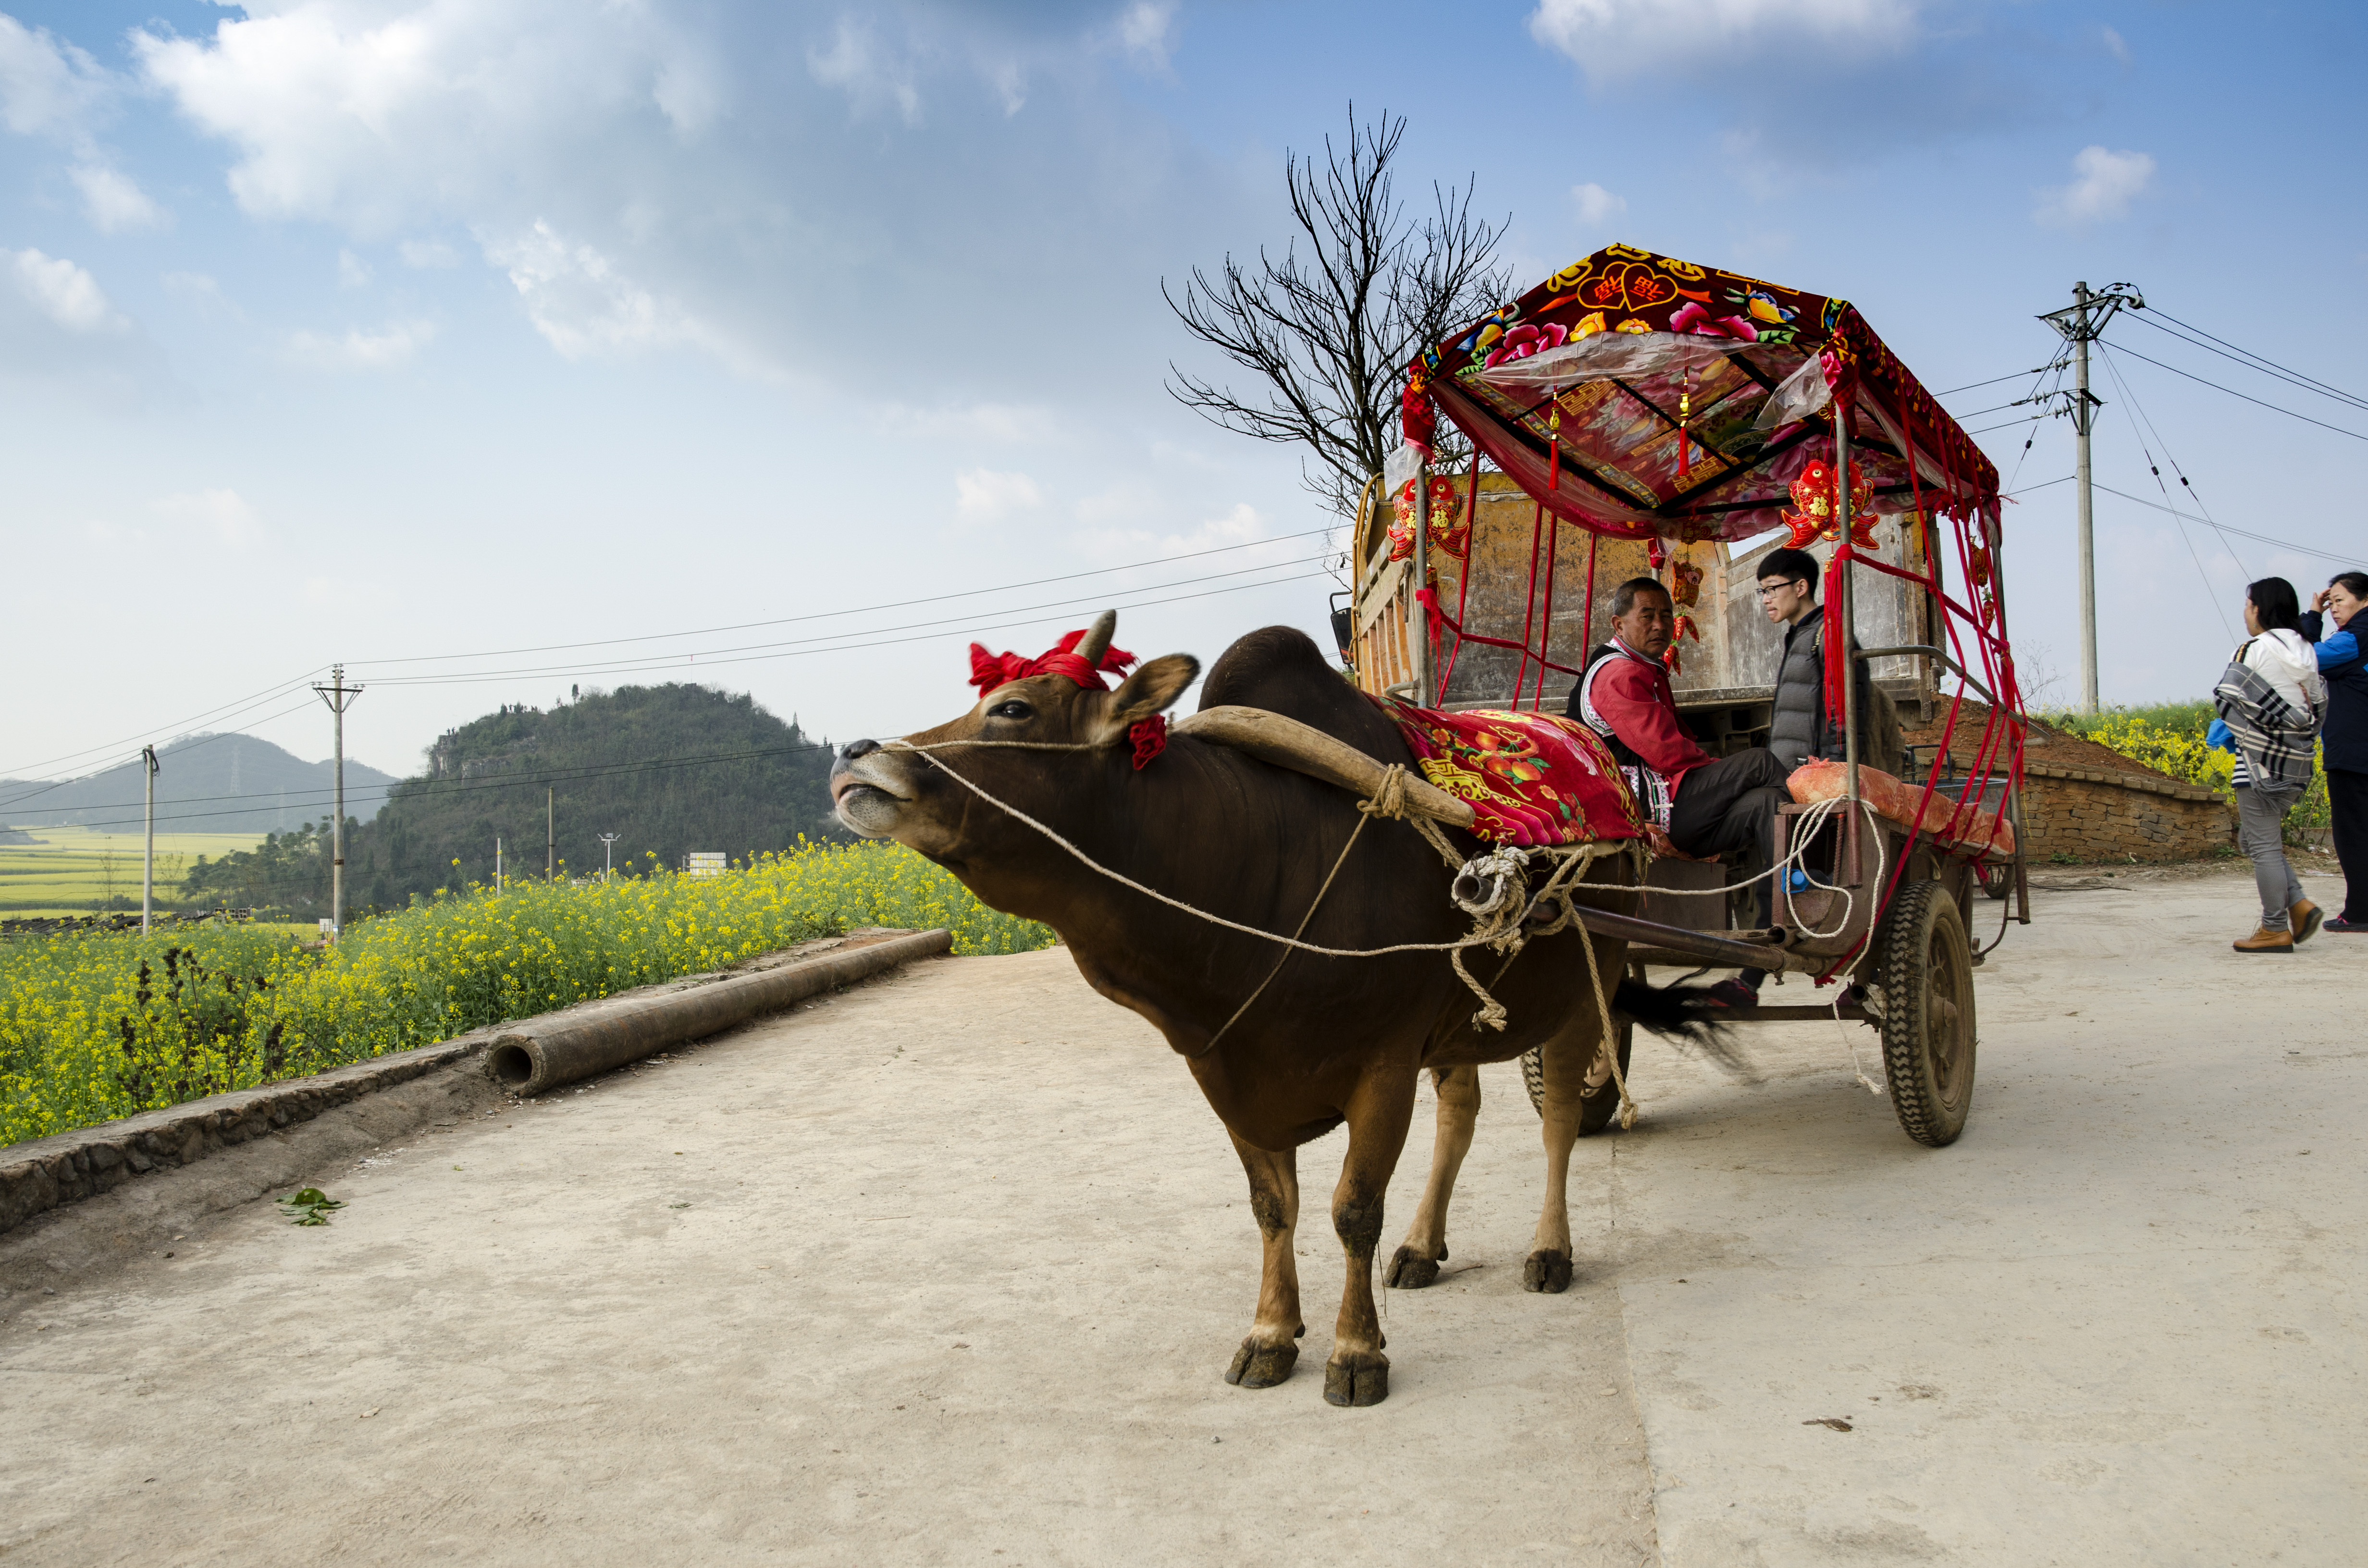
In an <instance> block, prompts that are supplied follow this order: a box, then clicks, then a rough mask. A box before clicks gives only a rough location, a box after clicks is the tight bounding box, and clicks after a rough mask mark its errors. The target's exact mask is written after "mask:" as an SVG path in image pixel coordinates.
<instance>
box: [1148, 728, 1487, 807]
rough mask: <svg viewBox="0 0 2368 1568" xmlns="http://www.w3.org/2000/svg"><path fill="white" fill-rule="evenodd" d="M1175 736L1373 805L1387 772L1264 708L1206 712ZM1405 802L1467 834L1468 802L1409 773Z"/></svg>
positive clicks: (1341, 744) (1355, 751)
mask: <svg viewBox="0 0 2368 1568" xmlns="http://www.w3.org/2000/svg"><path fill="white" fill-rule="evenodd" d="M1174 733H1177V734H1179V735H1190V736H1192V737H1193V738H1194V739H1196V740H1202V741H1208V742H1210V743H1212V744H1216V745H1221V746H1231V747H1233V748H1234V749H1235V751H1240V752H1247V753H1248V754H1249V755H1250V756H1254V757H1257V758H1258V760H1259V761H1261V762H1270V763H1273V764H1274V765H1275V766H1276V767H1288V768H1290V769H1291V770H1292V772H1294V773H1304V774H1306V775H1307V776H1308V777H1309V778H1321V779H1322V780H1324V782H1326V784H1338V786H1339V787H1340V788H1342V789H1343V790H1350V791H1353V792H1354V793H1355V794H1356V795H1357V796H1358V797H1359V798H1360V799H1364V800H1371V799H1372V797H1373V795H1374V793H1375V792H1376V791H1377V790H1380V789H1381V787H1382V779H1383V776H1384V775H1385V774H1387V773H1388V771H1389V768H1388V766H1387V765H1386V764H1383V763H1379V762H1375V761H1374V760H1373V759H1372V757H1370V756H1366V755H1365V754H1364V753H1363V752H1360V751H1359V750H1358V749H1357V748H1356V747H1354V746H1352V745H1349V744H1347V743H1345V742H1343V741H1338V740H1335V739H1333V738H1332V737H1331V736H1330V735H1327V734H1326V733H1324V732H1323V731H1321V730H1318V729H1315V728H1314V727H1312V726H1310V725H1307V724H1303V723H1301V722H1299V721H1298V720H1296V719H1287V718H1285V717H1283V716H1282V715H1281V714H1280V713H1269V712H1268V711H1267V710H1265V709H1263V708H1242V707H1236V706H1233V705H1230V704H1229V705H1226V706H1223V707H1217V708H1204V709H1202V710H1201V711H1200V712H1198V713H1195V714H1193V715H1192V716H1191V717H1190V718H1189V719H1185V720H1182V721H1180V722H1178V723H1177V724H1176V726H1175V729H1174ZM1406 805H1407V807H1408V809H1410V810H1411V811H1413V812H1417V813H1419V814H1420V815H1423V816H1427V817H1429V818H1432V819H1433V820H1435V821H1438V822H1442V823H1445V824H1447V825H1448V826H1450V827H1454V828H1461V829H1463V830H1464V831H1465V832H1467V833H1468V832H1470V831H1471V828H1472V821H1473V816H1472V807H1471V804H1470V802H1468V801H1459V800H1457V799H1456V798H1455V797H1454V796H1452V795H1451V794H1449V793H1448V792H1447V791H1446V790H1441V789H1440V787H1439V786H1438V785H1436V784H1433V783H1431V782H1430V781H1429V779H1427V778H1423V777H1422V776H1421V775H1420V774H1419V773H1417V772H1414V771H1413V770H1411V769H1409V770H1408V771H1407V773H1406Z"/></svg>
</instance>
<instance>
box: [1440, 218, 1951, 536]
mask: <svg viewBox="0 0 2368 1568" xmlns="http://www.w3.org/2000/svg"><path fill="white" fill-rule="evenodd" d="M1838 405H1839V406H1846V407H1847V408H1848V409H1849V410H1850V441H1851V454H1852V459H1853V468H1854V469H1857V470H1859V471H1861V472H1863V473H1864V475H1865V477H1866V480H1867V481H1868V483H1871V484H1872V486H1873V495H1874V506H1875V509H1876V510H1877V511H1878V512H1881V513H1896V512H1902V511H1907V510H1908V509H1910V508H1911V507H1913V506H1917V505H1918V504H1919V503H1920V504H1921V505H1922V506H1925V507H1927V508H1930V509H1934V510H1939V511H1943V512H1948V513H1951V514H1953V515H1955V516H1958V517H1964V516H1965V515H1966V514H1967V513H1969V512H1972V511H1975V510H1980V509H1986V508H1987V507H1988V506H1992V505H1994V504H1995V502H1996V498H1997V495H1998V470H1997V468H1996V466H1995V465H1994V464H1992V463H1991V462H1990V460H1989V459H1988V458H1987V457H1986V456H1984V455H1983V453H1982V451H1981V450H1980V449H1978V448H1977V447H1975V445H1974V443H1973V441H1972V440H1971V439H1970V438H1969V437H1967V436H1966V435H1965V433H1964V430H1963V429H1961V428H1960V427H1959V426H1958V425H1957V423H1956V421H1955V420H1954V419H1952V418H1951V417H1950V416H1949V415H1948V413H1947V412H1946V411H1945V410H1943V409H1942V408H1941V405H1940V404H1939V403H1937V402H1936V401H1934V399H1933V398H1932V396H1931V394H1930V393H1929V392H1926V391H1925V390H1924V388H1923V385H1922V384H1921V383H1920V382H1918V381H1917V380H1916V378H1915V377H1914V376H1913V375H1912V374H1910V373H1909V371H1908V369H1907V367H1906V366H1905V365H1903V364H1901V363H1900V362H1899V360H1898V359H1897V358H1896V357H1895V356H1894V355H1893V354H1892V352H1891V351H1890V349H1888V348H1886V347H1884V343H1883V340H1882V339H1881V338H1879V337H1877V336H1876V335H1874V329H1873V328H1872V327H1870V326H1868V325H1867V324H1866V322H1865V320H1864V319H1863V318H1862V317H1861V316H1860V315H1859V313H1858V312H1857V311H1856V310H1855V309H1854V308H1852V307H1851V305H1850V303H1849V302H1848V301H1843V300H1832V299H1827V298H1825V297H1823V296H1821V295H1816V294H1804V293H1802V292H1800V291H1799V290H1792V289H1783V288H1779V287H1777V286H1776V285H1774V284H1770V283H1763V282H1761V281H1760V280H1759V279H1758V278H1748V277H1745V276H1744V275H1742V274H1740V273H1734V272H1723V271H1720V270H1719V269H1718V268H1716V267H1697V266H1695V265H1694V264H1693V263H1691V262H1688V261H1679V260H1677V259H1676V258H1675V257H1672V256H1656V255H1654V254H1653V253H1652V252H1650V251H1644V250H1637V249H1634V247H1632V246H1628V245H1611V246H1609V247H1607V248H1605V249H1603V250H1600V251H1598V252H1596V253H1595V254H1594V255H1593V256H1588V258H1587V259H1586V260H1584V261H1581V262H1578V263H1577V264H1575V265H1573V266H1570V267H1565V268H1563V269H1562V270H1561V271H1560V272H1557V273H1555V274H1554V276H1553V277H1551V278H1547V279H1546V280H1545V281H1544V282H1543V283H1540V284H1539V285H1538V286H1537V287H1536V288H1534V289H1531V290H1530V291H1529V292H1528V293H1526V294H1523V295H1522V296H1521V297H1520V299H1518V300H1516V301H1513V302H1512V303H1510V304H1508V305H1504V306H1501V307H1499V308H1498V309H1497V310H1496V311H1494V312H1491V313H1489V314H1488V315H1487V316H1485V317H1483V318H1482V319H1481V320H1480V321H1478V322H1476V323H1474V324H1472V325H1471V326H1469V327H1467V328H1466V329H1465V330H1463V332H1461V333H1459V334H1457V335H1455V336H1453V337H1452V338H1450V339H1448V340H1447V341H1446V342H1443V343H1441V344H1440V345H1438V346H1437V347H1433V348H1430V349H1426V350H1425V351H1424V352H1423V354H1422V357H1421V358H1419V359H1417V361H1416V362H1415V363H1414V364H1413V365H1411V366H1409V367H1408V368H1407V383H1406V421H1405V423H1406V439H1407V440H1408V441H1409V442H1411V443H1413V444H1415V445H1417V446H1421V447H1428V446H1429V444H1430V437H1431V435H1432V433H1433V431H1434V429H1435V425H1434V419H1435V414H1434V408H1435V410H1436V412H1437V413H1441V414H1444V415H1446V416H1447V417H1448V419H1449V420H1451V421H1452V423H1453V424H1454V425H1455V426H1456V427H1457V428H1459V429H1461V430H1462V431H1463V433H1464V434H1465V435H1467V436H1469V437H1471V438H1472V440H1473V442H1474V445H1476V446H1477V447H1478V448H1479V449H1480V450H1481V451H1482V452H1484V453H1485V454H1486V456H1487V457H1488V459H1489V460H1491V461H1492V462H1494V463H1496V464H1497V466H1498V467H1499V468H1501V469H1502V470H1504V472H1506V473H1508V474H1509V475H1511V476H1512V478H1513V480H1514V481H1515V483H1519V484H1520V487H1521V488H1522V489H1523V490H1525V491H1527V492H1528V493H1529V494H1531V495H1532V496H1534V497H1536V498H1537V499H1538V500H1539V501H1540V502H1542V503H1543V505H1544V506H1545V507H1546V509H1547V510H1548V511H1550V512H1552V513H1554V514H1555V515H1556V516H1559V517H1565V518H1567V519H1569V520H1570V521H1572V522H1575V523H1577V524H1578V525H1580V526H1581V527H1584V528H1592V529H1594V530H1595V531H1597V532H1599V533H1604V534H1611V535H1615V536H1619V537H1622V538H1630V539H1637V538H1645V537H1647V536H1652V535H1662V536H1674V537H1678V538H1682V539H1694V540H1704V539H1713V538H1723V539H1729V540H1738V539H1747V538H1750V537H1753V536H1755V535H1758V534H1762V533H1765V532H1767V531H1768V530H1770V528H1775V527H1777V526H1778V524H1779V521H1780V516H1781V514H1782V512H1783V510H1784V509H1785V508H1786V507H1787V506H1790V505H1791V503H1792V501H1793V496H1792V494H1791V488H1790V487H1791V486H1792V484H1793V481H1794V480H1795V479H1798V478H1799V477H1800V476H1801V474H1802V472H1803V471H1804V469H1805V468H1807V467H1808V465H1809V464H1810V462H1811V461H1812V460H1816V459H1819V458H1825V457H1830V455H1831V452H1832V445H1831V438H1832V429H1833V426H1832V419H1833V410H1834V408H1835V407H1836V406H1838ZM1911 454H1912V460H1913V466H1912V468H1911V466H1910V464H1911Z"/></svg>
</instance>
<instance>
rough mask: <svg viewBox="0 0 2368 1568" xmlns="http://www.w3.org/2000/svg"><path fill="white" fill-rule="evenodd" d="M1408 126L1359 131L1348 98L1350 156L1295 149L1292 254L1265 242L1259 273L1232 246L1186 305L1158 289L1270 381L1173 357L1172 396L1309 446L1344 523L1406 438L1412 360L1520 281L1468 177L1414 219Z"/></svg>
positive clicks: (1289, 178) (1262, 436) (1254, 431)
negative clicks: (1321, 157)
mask: <svg viewBox="0 0 2368 1568" xmlns="http://www.w3.org/2000/svg"><path fill="white" fill-rule="evenodd" d="M1405 136H1406V120H1405V119H1404V117H1400V118H1398V119H1391V118H1390V116H1389V113H1388V111H1386V110H1384V111H1383V114H1382V116H1381V118H1380V119H1378V120H1375V121H1373V122H1372V123H1371V124H1368V125H1362V126H1360V125H1359V124H1358V123H1357V106H1356V105H1355V104H1353V103H1352V104H1350V105H1349V144H1348V147H1347V149H1346V150H1345V152H1344V151H1343V150H1341V149H1339V148H1337V147H1335V146H1334V145H1333V144H1332V139H1331V138H1330V137H1328V136H1327V137H1326V138H1325V139H1324V154H1325V161H1324V163H1323V165H1320V166H1319V165H1317V164H1316V162H1315V159H1314V158H1313V157H1309V158H1304V159H1303V158H1301V157H1300V156H1299V155H1298V154H1297V153H1292V154H1291V157H1290V162H1289V164H1288V165H1286V167H1285V171H1284V176H1283V177H1284V180H1285V183H1286V184H1287V185H1288V186H1289V187H1290V191H1291V215H1292V221H1293V222H1295V223H1296V224H1297V225H1298V233H1295V234H1293V235H1292V238H1291V241H1290V243H1289V244H1287V245H1286V246H1285V247H1284V249H1283V254H1282V256H1281V260H1279V261H1278V260H1277V259H1275V258H1274V257H1273V256H1269V254H1268V253H1267V251H1266V249H1265V247H1264V246H1260V247H1259V250H1258V262H1257V265H1256V266H1255V267H1251V266H1248V265H1246V264H1244V263H1242V262H1238V261H1236V260H1235V258H1234V257H1233V256H1231V255H1228V256H1226V257H1225V260H1224V266H1223V267H1220V268H1219V270H1218V273H1217V276H1216V277H1215V278H1211V277H1210V276H1209V275H1208V274H1207V273H1206V272H1204V271H1202V270H1201V268H1200V267H1194V268H1193V269H1192V277H1191V279H1190V281H1189V282H1188V283H1187V284H1186V285H1185V286H1184V297H1183V300H1182V301H1181V302H1180V303H1179V302H1178V300H1177V298H1176V296H1175V295H1174V294H1173V293H1172V292H1170V291H1169V290H1168V287H1167V282H1166V280H1165V279H1163V280H1162V281H1161V283H1160V286H1159V288H1160V293H1161V294H1162V295H1163V296H1164V297H1165V298H1166V299H1167V306H1168V309H1170V310H1172V311H1174V312H1176V314H1177V316H1178V319H1180V320H1181V321H1182V322H1183V324H1184V326H1185V330H1186V331H1188V332H1190V333H1191V335H1193V336H1194V337H1197V338H1199V339H1200V340H1201V342H1203V343H1205V344H1208V345H1209V346H1210V347H1213V348H1216V349H1218V350H1219V351H1220V352H1222V353H1224V355H1225V356H1226V357H1227V358H1230V359H1232V360H1233V361H1234V363H1235V364H1236V365H1238V366H1240V367H1241V368H1242V369H1245V370H1247V371H1249V372H1251V373H1252V374H1253V375H1254V376H1255V377H1256V378H1257V379H1258V381H1262V382H1263V383H1264V385H1263V386H1262V387H1261V388H1259V389H1258V391H1257V392H1252V393H1249V394H1247V395H1236V394H1235V392H1233V391H1232V390H1231V389H1230V388H1227V387H1222V386H1219V385H1217V384H1215V383H1214V382H1212V381H1203V380H1201V378H1199V377H1197V376H1192V375H1189V374H1187V373H1186V372H1185V371H1183V370H1182V369H1178V368H1177V367H1176V366H1174V365H1172V364H1171V365H1170V366H1169V367H1168V370H1169V375H1170V380H1169V381H1168V383H1167V390H1168V392H1170V393H1171V394H1172V395H1174V397H1175V398H1176V400H1177V401H1178V402H1179V403H1183V404H1184V405H1185V406H1186V407H1187V408H1192V409H1197V410H1199V411H1200V413H1201V415H1202V416H1203V417H1205V418H1207V419H1209V420H1210V421H1211V422H1212V423H1213V424H1216V425H1220V426H1224V428H1226V429H1228V430H1233V431H1237V432H1239V433H1240V434H1242V435H1245V436H1255V437H1258V439H1259V440H1261V441H1281V442H1298V443H1300V444H1302V445H1304V447H1306V448H1307V449H1308V453H1309V454H1312V456H1313V461H1310V460H1308V456H1307V455H1306V454H1303V457H1302V460H1301V472H1302V474H1303V475H1304V478H1305V480H1306V483H1307V487H1308V488H1309V489H1310V490H1312V491H1314V492H1315V494H1318V495H1321V496H1322V497H1324V499H1325V501H1326V504H1327V505H1328V506H1330V507H1331V508H1332V509H1333V510H1334V511H1335V512H1337V513H1338V514H1339V515H1340V516H1341V517H1354V516H1355V514H1356V510H1357V496H1358V493H1359V492H1360V490H1362V489H1363V487H1364V484H1365V482H1366V480H1368V479H1369V478H1371V477H1372V475H1374V474H1377V473H1379V472H1382V463H1383V460H1384V459H1385V458H1387V457H1388V455H1389V453H1390V451H1391V449H1393V448H1395V446H1396V445H1397V441H1396V439H1395V437H1396V434H1397V417H1398V402H1399V398H1400V395H1401V394H1402V392H1404V390H1405V385H1406V366H1407V365H1408V364H1410V363H1411V362H1412V361H1413V359H1414V357H1415V356H1416V355H1417V354H1418V353H1420V352H1421V351H1422V350H1423V349H1424V348H1426V347H1429V346H1430V345H1432V344H1434V343H1437V342H1439V341H1440V339H1441V338H1443V337H1445V336H1446V335H1448V334H1449V333H1450V332H1451V331H1452V330H1453V329H1455V328H1456V327H1459V326H1462V325H1463V324H1466V323H1468V322H1471V321H1473V320H1474V319H1475V318H1477V317H1479V316H1481V315H1483V314H1485V313H1486V312H1488V311H1491V310H1494V309H1495V308H1496V307H1497V305H1499V304H1501V303H1502V302H1503V301H1504V300H1505V299H1506V297H1507V296H1506V290H1508V288H1510V287H1511V281H1512V280H1511V275H1510V273H1509V272H1508V271H1507V270H1505V269H1501V268H1498V267H1496V265H1495V262H1496V253H1497V236H1498V233H1499V232H1500V229H1501V225H1499V226H1491V225H1490V224H1488V223H1486V222H1476V221H1474V218H1473V217H1472V210H1471V209H1472V190H1471V187H1470V186H1469V185H1467V186H1466V187H1464V188H1463V189H1462V190H1458V189H1457V188H1456V187H1453V186H1448V187H1443V188H1442V187H1440V186H1438V185H1436V184H1434V185H1433V186H1432V187H1431V200H1432V210H1431V211H1430V212H1429V214H1428V215H1427V216H1425V217H1424V218H1423V219H1422V220H1421V221H1420V222H1417V221H1415V220H1414V219H1412V218H1410V217H1408V216H1407V214H1406V211H1405V210H1404V208H1403V207H1402V205H1401V204H1400V203H1399V201H1398V199H1397V197H1396V195H1395V192H1394V190H1393V189H1392V183H1391V175H1390V164H1391V161H1392V160H1393V159H1395V157H1396V156H1397V152H1398V143H1399V142H1401V141H1402V140H1403V139H1404V138H1405ZM1476 177H1477V176H1474V183H1476ZM1303 244H1304V245H1305V246H1306V252H1305V254H1304V255H1303V254H1302V252H1301V249H1300V247H1301V246H1302V245H1303ZM1440 434H1441V436H1442V437H1448V436H1449V435H1450V432H1449V431H1447V430H1445V429H1442V430H1441V433H1440ZM1445 455H1449V456H1452V453H1449V454H1445Z"/></svg>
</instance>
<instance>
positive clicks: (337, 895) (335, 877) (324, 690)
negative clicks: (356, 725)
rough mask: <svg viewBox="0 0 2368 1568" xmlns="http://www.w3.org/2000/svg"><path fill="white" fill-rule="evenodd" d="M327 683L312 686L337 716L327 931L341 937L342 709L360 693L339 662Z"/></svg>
mask: <svg viewBox="0 0 2368 1568" xmlns="http://www.w3.org/2000/svg"><path fill="white" fill-rule="evenodd" d="M329 683H330V684H328V685H327V686H316V687H313V690H314V691H317V692H319V693H320V694H321V700H322V701H324V702H325V703H327V704H328V705H329V711H330V712H332V713H335V714H336V716H337V750H336V759H337V760H336V776H335V777H336V811H337V819H336V822H335V823H333V824H330V839H329V845H330V848H329V935H330V936H331V937H342V936H344V935H345V934H346V710H347V708H349V707H351V706H352V705H353V700H354V699H355V698H357V697H359V696H360V695H361V694H362V688H361V687H358V686H347V684H346V666H345V665H330V666H329Z"/></svg>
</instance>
